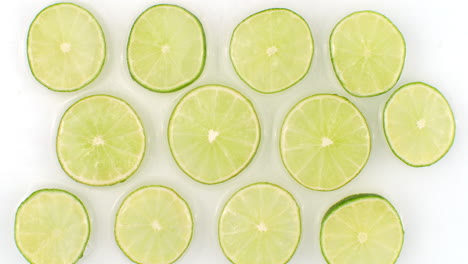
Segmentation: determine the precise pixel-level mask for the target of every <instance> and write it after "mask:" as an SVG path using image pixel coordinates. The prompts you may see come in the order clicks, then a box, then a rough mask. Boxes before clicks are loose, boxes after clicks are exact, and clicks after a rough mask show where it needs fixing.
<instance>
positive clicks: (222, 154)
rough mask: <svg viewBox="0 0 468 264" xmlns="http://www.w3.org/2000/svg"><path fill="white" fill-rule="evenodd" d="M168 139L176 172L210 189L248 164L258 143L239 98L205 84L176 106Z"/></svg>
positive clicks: (251, 113)
mask: <svg viewBox="0 0 468 264" xmlns="http://www.w3.org/2000/svg"><path fill="white" fill-rule="evenodd" d="M168 137H169V147H170V149H171V152H172V155H173V157H174V159H175V160H176V162H177V164H178V165H179V167H180V168H181V169H182V170H183V171H184V172H185V173H186V174H188V175H189V176H190V177H192V178H193V179H195V180H197V181H199V182H202V183H206V184H215V183H220V182H223V181H226V180H228V179H230V178H232V177H234V176H235V175H237V174H238V173H239V172H240V171H242V170H243V169H244V168H245V167H246V166H247V165H248V164H249V162H250V161H251V160H252V158H253V156H254V155H255V153H256V151H257V148H258V145H259V142H260V124H259V121H258V117H257V113H256V112H255V109H254V108H253V106H252V104H251V103H250V101H249V100H248V99H247V98H245V97H244V96H243V95H242V94H240V93H239V92H237V91H236V90H234V89H232V88H228V87H224V86H220V85H206V86H202V87H199V88H196V89H194V90H192V91H190V92H189V93H187V94H186V95H185V96H184V97H183V98H182V99H181V100H180V102H179V103H178V104H177V106H176V107H175V109H174V112H173V113H172V116H171V119H170V121H169V128H168Z"/></svg>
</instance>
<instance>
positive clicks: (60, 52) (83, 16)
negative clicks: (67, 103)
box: [27, 3, 106, 92]
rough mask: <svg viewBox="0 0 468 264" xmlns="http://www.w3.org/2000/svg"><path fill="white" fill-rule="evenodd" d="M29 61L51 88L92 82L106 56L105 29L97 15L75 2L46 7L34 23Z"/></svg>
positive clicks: (65, 88)
mask: <svg viewBox="0 0 468 264" xmlns="http://www.w3.org/2000/svg"><path fill="white" fill-rule="evenodd" d="M27 49H28V61H29V66H30V68H31V72H32V74H33V75H34V77H35V78H36V79H37V80H38V81H39V82H40V83H42V84H43V85H44V86H46V87H47V88H49V89H51V90H54V91H59V92H70V91H75V90H78V89H80V88H83V87H84V86H86V85H87V84H89V83H91V82H92V81H93V80H94V79H95V78H96V77H97V76H98V75H99V73H100V72H101V69H102V67H103V66H104V60H105V58H106V42H105V39H104V33H103V32H102V28H101V26H100V25H99V23H98V21H97V20H96V18H95V17H94V16H93V15H92V14H91V13H90V12H88V11H87V10H86V9H84V8H82V7H80V6H78V5H75V4H71V3H59V4H54V5H51V6H48V7H46V8H45V9H44V10H42V11H41V12H40V13H39V14H38V15H37V16H36V18H35V19H34V21H33V22H32V23H31V26H30V28H29V32H28V40H27Z"/></svg>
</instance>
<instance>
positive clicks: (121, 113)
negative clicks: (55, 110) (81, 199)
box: [57, 95, 145, 186]
mask: <svg viewBox="0 0 468 264" xmlns="http://www.w3.org/2000/svg"><path fill="white" fill-rule="evenodd" d="M144 152H145V133H144V130H143V126H142V124H141V121H140V119H139V117H138V116H137V114H136V113H135V111H134V110H133V109H132V108H131V107H130V105H128V104H127V103H126V102H124V101H123V100H121V99H118V98H116V97H112V96H108V95H93V96H89V97H86V98H83V99H81V100H79V101H78V102H76V103H75V104H73V105H72V106H71V107H70V108H68V110H67V111H66V112H65V114H64V115H63V117H62V120H61V121H60V126H59V129H58V133H57V156H58V159H59V161H60V164H61V165H62V168H63V169H64V170H65V172H66V173H67V174H68V175H69V176H70V177H71V178H73V179H74V180H76V181H78V182H81V183H84V184H88V185H95V186H103V185H112V184H116V183H118V182H122V181H125V180H126V179H127V178H128V177H130V176H131V175H132V174H133V173H134V172H135V171H136V170H137V169H138V167H139V165H140V163H141V161H142V159H143V155H144Z"/></svg>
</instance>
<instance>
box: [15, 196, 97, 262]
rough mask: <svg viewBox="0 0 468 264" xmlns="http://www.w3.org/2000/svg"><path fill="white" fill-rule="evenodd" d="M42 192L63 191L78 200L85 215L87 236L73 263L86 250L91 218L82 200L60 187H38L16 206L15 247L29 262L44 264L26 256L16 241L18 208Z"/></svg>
mask: <svg viewBox="0 0 468 264" xmlns="http://www.w3.org/2000/svg"><path fill="white" fill-rule="evenodd" d="M42 192H57V193H64V194H66V195H68V196H70V197H71V198H73V199H74V200H75V201H76V202H78V203H79V204H80V205H81V207H82V209H83V211H84V213H85V215H86V220H87V223H88V225H87V226H88V228H87V236H86V239H85V242H84V243H83V246H82V248H81V250H80V253H79V254H78V256H77V257H76V259H75V260H73V261H72V262H71V263H72V264H75V263H77V262H78V261H79V260H80V259H81V258H82V257H83V255H84V252H85V250H86V246H87V244H88V242H89V237H90V234H91V220H90V218H89V214H88V210H87V209H86V207H85V205H84V204H83V202H82V201H81V200H80V199H79V198H78V197H77V196H76V195H74V194H72V193H70V192H68V191H65V190H62V189H40V190H37V191H35V192H33V193H32V194H30V195H29V196H28V197H27V198H26V199H25V200H24V201H23V202H21V204H20V206H19V207H18V209H17V211H16V214H15V229H14V236H15V244H16V247H17V248H18V250H19V252H20V253H21V255H22V256H23V257H24V258H25V259H26V260H27V261H28V262H29V263H31V264H45V263H40V262H34V261H33V260H32V259H31V258H30V257H28V256H27V254H26V253H25V252H24V251H23V250H21V246H20V243H19V241H18V232H19V231H18V229H19V226H18V214H19V213H20V210H21V209H22V208H23V206H24V205H25V204H26V203H27V202H28V201H30V200H31V199H32V198H34V197H35V196H36V195H38V194H40V193H42Z"/></svg>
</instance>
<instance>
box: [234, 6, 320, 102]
mask: <svg viewBox="0 0 468 264" xmlns="http://www.w3.org/2000/svg"><path fill="white" fill-rule="evenodd" d="M313 53H314V41H313V39H312V33H311V32H310V29H309V26H308V25H307V22H306V21H305V20H304V19H303V18H302V17H301V16H299V15H298V14H296V13H294V12H293V11H291V10H288V9H283V8H275V9H268V10H264V11H261V12H258V13H256V14H253V15H251V16H249V17H248V18H246V19H245V20H244V21H242V22H241V23H240V24H239V25H238V26H237V27H236V28H235V29H234V32H233V33H232V38H231V47H230V56H231V61H232V64H233V66H234V69H235V70H236V72H237V74H238V75H239V77H240V78H241V79H242V80H243V81H244V82H245V83H247V84H248V85H249V86H250V87H252V88H253V89H254V90H256V91H258V92H261V93H276V92H280V91H282V90H285V89H287V88H289V87H291V86H293V85H294V84H296V83H297V82H299V81H300V80H301V79H302V78H304V76H305V75H306V74H307V72H308V71H309V68H310V64H311V63H312V56H313Z"/></svg>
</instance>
